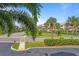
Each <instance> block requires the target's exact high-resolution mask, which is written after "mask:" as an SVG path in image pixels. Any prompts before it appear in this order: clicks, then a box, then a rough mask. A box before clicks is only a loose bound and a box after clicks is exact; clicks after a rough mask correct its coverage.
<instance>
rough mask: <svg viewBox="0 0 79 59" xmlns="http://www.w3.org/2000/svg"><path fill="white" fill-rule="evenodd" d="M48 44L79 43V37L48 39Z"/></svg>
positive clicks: (46, 41) (45, 41)
mask: <svg viewBox="0 0 79 59" xmlns="http://www.w3.org/2000/svg"><path fill="white" fill-rule="evenodd" d="M44 43H45V45H46V46H61V45H79V39H46V40H44Z"/></svg>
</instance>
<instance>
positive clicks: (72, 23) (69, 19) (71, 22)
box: [67, 16, 79, 30]
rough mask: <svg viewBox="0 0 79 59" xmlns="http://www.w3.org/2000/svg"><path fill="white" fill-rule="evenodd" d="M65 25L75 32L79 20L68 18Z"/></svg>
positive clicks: (73, 17)
mask: <svg viewBox="0 0 79 59" xmlns="http://www.w3.org/2000/svg"><path fill="white" fill-rule="evenodd" d="M67 23H69V24H70V25H71V26H72V29H73V30H76V29H77V26H78V25H79V18H78V17H75V16H72V17H68V20H67Z"/></svg>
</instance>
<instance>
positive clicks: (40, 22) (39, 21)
mask: <svg viewBox="0 0 79 59" xmlns="http://www.w3.org/2000/svg"><path fill="white" fill-rule="evenodd" d="M45 22H46V21H45V20H44V19H38V22H37V25H41V24H44V23H45Z"/></svg>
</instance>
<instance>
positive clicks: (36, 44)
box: [12, 42, 45, 49]
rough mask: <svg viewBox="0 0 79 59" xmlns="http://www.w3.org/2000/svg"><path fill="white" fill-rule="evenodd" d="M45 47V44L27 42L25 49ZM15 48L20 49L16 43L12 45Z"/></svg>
mask: <svg viewBox="0 0 79 59" xmlns="http://www.w3.org/2000/svg"><path fill="white" fill-rule="evenodd" d="M43 46H45V45H44V43H43V42H25V48H26V49H27V48H32V47H43ZM12 47H13V48H15V49H18V47H19V43H15V44H13V45H12Z"/></svg>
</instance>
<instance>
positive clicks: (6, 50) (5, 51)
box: [0, 43, 79, 56]
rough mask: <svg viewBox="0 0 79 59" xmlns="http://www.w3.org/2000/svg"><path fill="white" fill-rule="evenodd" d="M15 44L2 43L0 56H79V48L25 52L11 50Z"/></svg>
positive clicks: (34, 49)
mask: <svg viewBox="0 0 79 59" xmlns="http://www.w3.org/2000/svg"><path fill="white" fill-rule="evenodd" d="M12 44H13V43H0V56H46V55H48V56H50V55H51V56H79V48H78V47H77V48H32V49H29V50H28V51H24V52H16V51H12V50H11V49H10V47H11V45H12Z"/></svg>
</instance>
